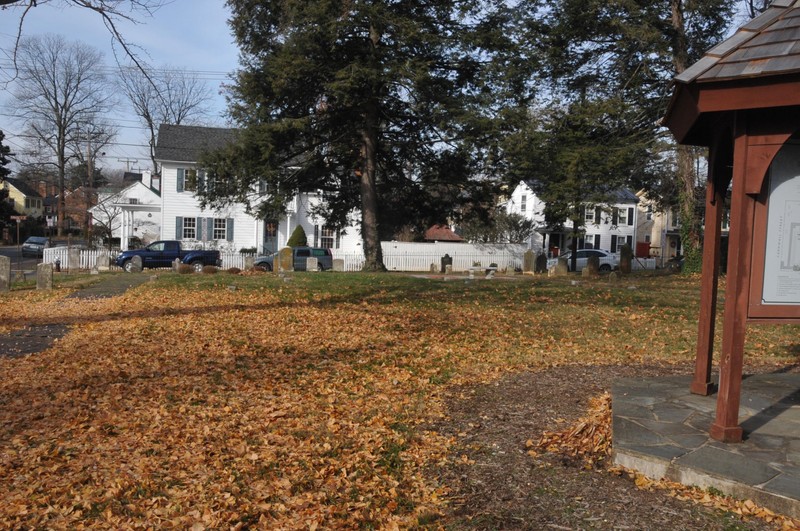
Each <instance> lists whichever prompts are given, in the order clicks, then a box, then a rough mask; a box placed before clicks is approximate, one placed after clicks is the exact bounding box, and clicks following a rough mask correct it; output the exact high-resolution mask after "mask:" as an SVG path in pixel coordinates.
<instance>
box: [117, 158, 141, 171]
mask: <svg viewBox="0 0 800 531" xmlns="http://www.w3.org/2000/svg"><path fill="white" fill-rule="evenodd" d="M117 162H124V163H125V171H131V162H139V159H117Z"/></svg>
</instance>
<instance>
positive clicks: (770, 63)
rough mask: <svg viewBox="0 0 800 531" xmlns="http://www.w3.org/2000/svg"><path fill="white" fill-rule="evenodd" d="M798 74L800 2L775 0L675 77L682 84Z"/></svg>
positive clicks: (799, 67) (797, 0)
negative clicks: (762, 11)
mask: <svg viewBox="0 0 800 531" xmlns="http://www.w3.org/2000/svg"><path fill="white" fill-rule="evenodd" d="M798 71H800V0H774V2H772V5H771V6H770V7H769V9H767V10H766V11H764V13H762V14H761V15H759V16H758V17H756V18H754V19H753V20H751V21H750V22H748V23H747V24H745V25H744V26H742V27H741V28H739V30H738V31H737V32H736V33H734V34H733V35H732V36H731V37H729V38H728V39H726V40H724V41H723V42H721V43H720V44H718V45H717V46H715V47H714V48H712V49H711V50H709V51H708V52H706V54H705V55H704V56H703V58H702V59H700V60H699V61H697V62H696V63H695V64H693V65H692V66H690V67H689V68H687V69H686V70H684V71H683V72H682V73H681V74H679V75H678V76H676V77H675V81H678V82H681V83H691V82H693V81H697V82H709V81H721V80H732V79H745V78H751V77H760V76H771V75H776V74H786V73H792V72H798Z"/></svg>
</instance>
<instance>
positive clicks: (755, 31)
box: [664, 0, 800, 442]
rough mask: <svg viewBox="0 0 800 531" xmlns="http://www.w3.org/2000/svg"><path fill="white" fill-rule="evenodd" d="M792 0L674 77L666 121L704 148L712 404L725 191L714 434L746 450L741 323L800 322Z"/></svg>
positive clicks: (699, 366)
mask: <svg viewBox="0 0 800 531" xmlns="http://www.w3.org/2000/svg"><path fill="white" fill-rule="evenodd" d="M798 39H800V0H775V2H774V3H773V4H772V7H770V8H769V9H768V10H767V11H766V12H765V13H764V14H762V15H761V16H759V17H758V18H756V19H754V20H752V21H751V22H750V23H748V24H747V25H745V26H743V27H742V28H740V29H739V30H738V31H737V32H736V33H735V34H734V35H733V36H732V37H730V38H729V39H727V40H726V41H724V42H723V43H721V44H720V45H718V46H716V47H715V48H713V49H712V50H710V51H709V52H708V53H707V54H706V55H705V56H704V57H703V58H702V59H701V60H700V61H698V62H697V63H695V64H694V65H693V66H692V67H690V68H689V69H687V70H686V71H684V72H683V73H682V74H680V75H679V76H677V77H676V78H675V82H676V88H675V92H674V94H673V97H672V101H671V102H670V107H669V109H668V111H667V115H666V117H665V118H664V123H665V125H666V126H667V127H669V129H670V130H671V131H672V133H673V134H674V135H675V137H676V139H677V140H678V142H679V143H681V144H690V145H696V146H705V147H708V148H709V167H708V181H707V191H706V215H705V236H704V244H703V271H702V282H701V299H700V319H699V327H698V340H697V355H696V361H695V372H694V379H693V381H692V386H691V390H692V392H693V393H697V394H702V395H708V394H711V393H712V392H713V391H714V389H713V384H712V382H711V364H712V354H713V350H714V319H715V315H716V300H717V284H718V280H719V277H718V275H719V264H720V233H721V221H722V214H723V209H724V202H725V197H726V193H727V191H728V189H729V187H730V186H731V184H732V186H733V188H732V190H731V207H730V208H731V216H730V232H729V244H728V270H727V287H726V292H725V308H724V321H723V331H722V349H721V354H720V376H719V394H718V396H717V411H716V418H715V420H714V423H713V424H712V425H711V430H710V435H711V437H713V438H714V439H717V440H720V441H724V442H739V441H741V440H742V436H743V433H742V428H741V427H740V426H739V419H738V417H739V402H740V395H741V383H742V362H743V354H744V341H745V328H746V325H747V324H748V323H800V40H798Z"/></svg>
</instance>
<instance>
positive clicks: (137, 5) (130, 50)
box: [0, 0, 165, 71]
mask: <svg viewBox="0 0 800 531" xmlns="http://www.w3.org/2000/svg"><path fill="white" fill-rule="evenodd" d="M65 3H66V4H68V5H72V6H74V7H78V8H83V9H87V10H89V11H94V12H95V13H96V14H97V15H98V16H99V17H100V19H101V20H102V22H103V24H104V25H105V27H106V28H107V29H108V32H109V33H110V34H111V36H112V38H113V39H114V41H115V42H116V43H117V44H119V45H120V46H121V47H122V49H123V51H124V52H125V55H127V56H128V58H129V59H130V60H131V61H132V62H133V63H134V64H135V65H136V66H137V67H139V68H140V69H141V70H142V71H144V69H143V68H141V65H140V61H139V59H138V57H137V55H136V54H135V53H134V48H135V46H133V45H131V44H130V43H128V41H127V40H125V38H124V37H123V35H122V33H120V31H119V29H117V24H118V23H119V22H121V21H127V22H133V23H138V22H139V21H138V19H137V17H138V16H141V15H144V16H152V15H153V13H154V12H155V11H156V10H157V9H158V8H159V7H161V6H162V5H164V3H165V0H60V1H59V2H55V1H53V0H0V9H2V10H4V11H5V10H7V9H17V10H18V12H19V22H18V24H17V34H16V45H15V46H14V50H13V52H12V53H11V57H12V60H13V63H14V67H15V69H18V64H17V56H18V52H19V45H20V43H21V41H22V35H23V26H24V24H25V19H26V18H27V17H28V16H29V14H30V13H31V10H32V9H33V8H42V7H43V6H46V5H47V4H58V5H63V4H65Z"/></svg>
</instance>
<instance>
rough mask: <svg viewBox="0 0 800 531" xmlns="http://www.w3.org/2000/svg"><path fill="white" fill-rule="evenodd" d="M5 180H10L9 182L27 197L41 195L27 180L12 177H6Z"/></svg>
mask: <svg viewBox="0 0 800 531" xmlns="http://www.w3.org/2000/svg"><path fill="white" fill-rule="evenodd" d="M5 180H6V181H7V182H8V184H10V185H11V186H13V187H14V188H16V189H17V190H19V191H20V192H22V193H23V194H25V195H26V196H27V197H41V196H40V195H39V192H37V191H36V190H34V189H33V188H32V187H31V185H29V184H28V183H26V182H25V181H21V180H19V179H12V178H11V177H6V178H5Z"/></svg>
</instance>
